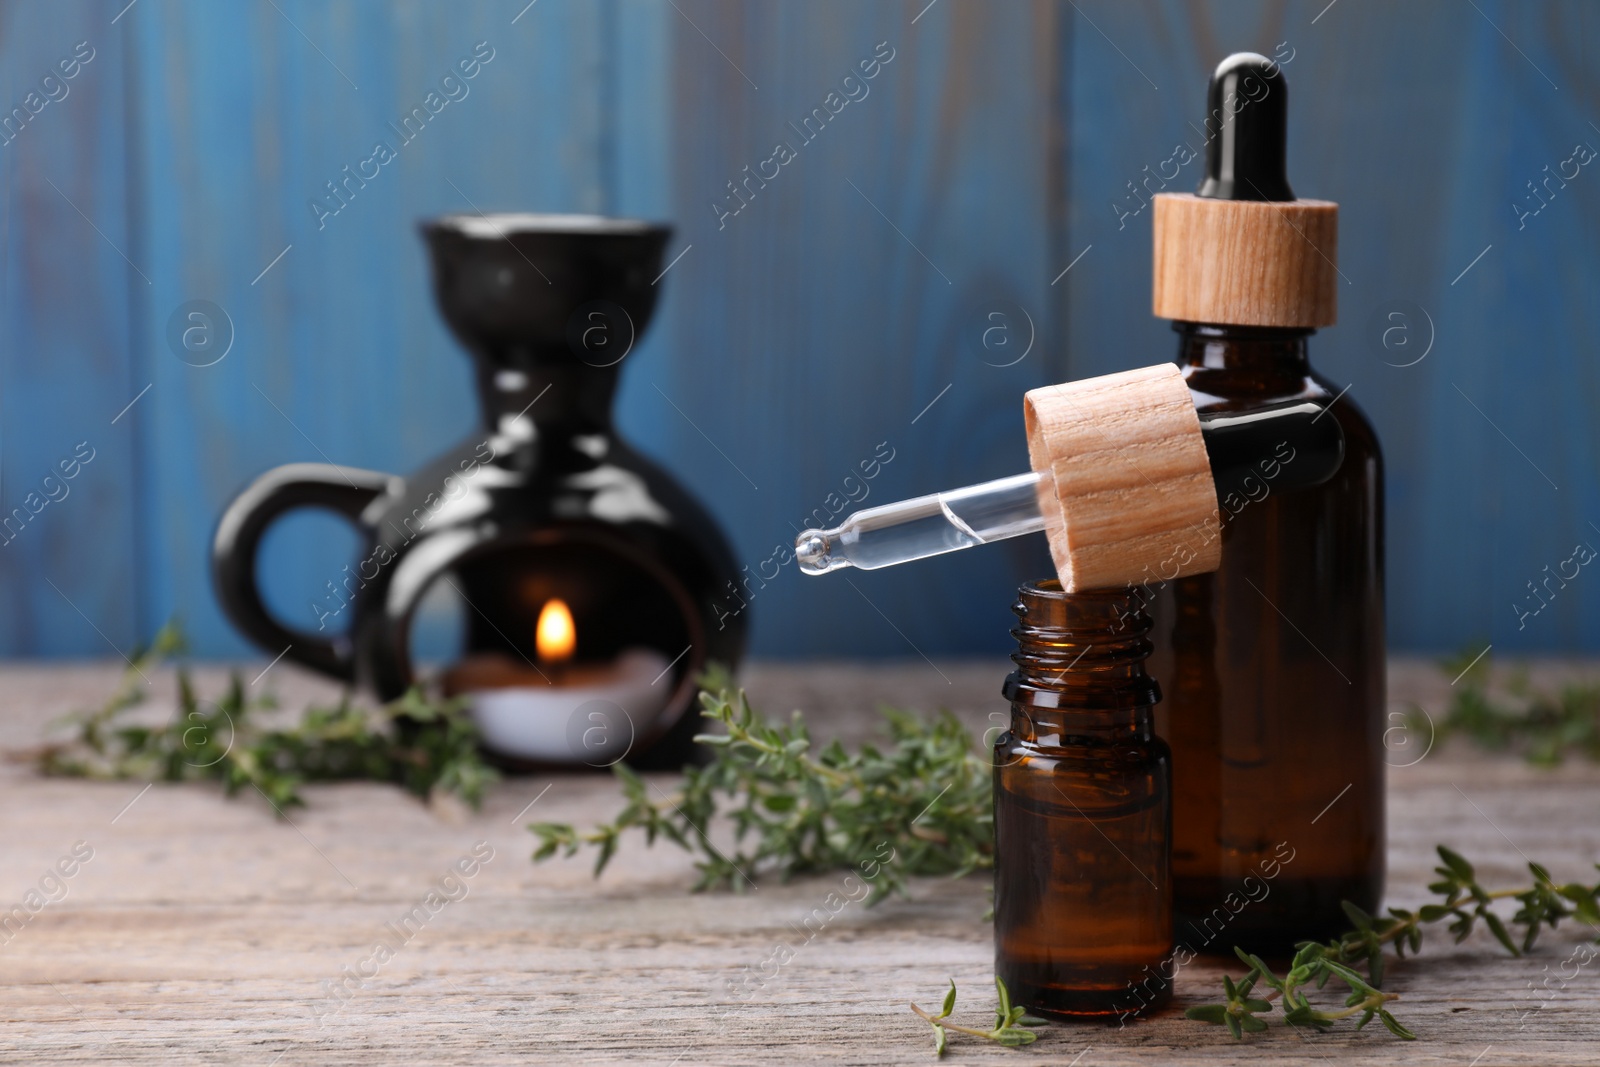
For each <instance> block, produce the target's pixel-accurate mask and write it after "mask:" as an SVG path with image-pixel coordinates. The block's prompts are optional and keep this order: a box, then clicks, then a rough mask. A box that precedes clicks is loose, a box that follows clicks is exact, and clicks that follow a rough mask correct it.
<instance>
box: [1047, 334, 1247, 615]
mask: <svg viewBox="0 0 1600 1067" xmlns="http://www.w3.org/2000/svg"><path fill="white" fill-rule="evenodd" d="M1023 416H1024V418H1025V420H1026V423H1027V430H1028V460H1029V462H1030V464H1031V465H1032V467H1033V469H1034V470H1036V471H1039V472H1041V473H1048V474H1049V475H1050V477H1048V478H1044V479H1042V480H1041V481H1040V482H1039V511H1040V513H1041V514H1042V515H1043V516H1044V524H1045V525H1044V530H1045V536H1046V537H1047V538H1048V539H1049V541H1050V556H1051V558H1052V559H1053V560H1054V561H1055V565H1056V574H1057V576H1058V577H1059V578H1060V579H1061V587H1062V588H1063V589H1065V590H1066V591H1067V592H1069V593H1075V592H1078V591H1080V590H1084V589H1100V588H1107V587H1111V586H1125V585H1130V584H1132V583H1134V582H1143V581H1160V580H1168V581H1170V580H1171V579H1173V578H1181V577H1184V576H1185V575H1190V574H1204V573H1205V572H1206V571H1214V570H1216V569H1217V567H1218V566H1220V565H1221V563H1222V528H1221V516H1220V513H1219V511H1218V509H1217V490H1216V485H1215V483H1214V481H1213V479H1212V473H1211V462H1210V458H1209V456H1208V454H1207V452H1206V442H1205V438H1204V437H1203V436H1202V435H1201V432H1200V417H1199V416H1198V415H1197V414H1195V409H1194V399H1193V398H1192V397H1191V396H1190V394H1189V387H1188V386H1187V385H1185V384H1184V381H1183V375H1182V374H1181V373H1180V372H1179V371H1178V368H1177V365H1176V364H1172V363H1162V364H1158V365H1156V366H1154V367H1140V368H1139V369H1137V370H1129V371H1122V372H1120V373H1117V374H1107V375H1103V376H1102V377H1099V378H1087V379H1084V380H1083V381H1078V382H1066V383H1063V384H1061V385H1049V386H1045V387H1044V388H1042V389H1032V390H1029V392H1028V393H1027V395H1026V396H1025V397H1024V398H1023Z"/></svg>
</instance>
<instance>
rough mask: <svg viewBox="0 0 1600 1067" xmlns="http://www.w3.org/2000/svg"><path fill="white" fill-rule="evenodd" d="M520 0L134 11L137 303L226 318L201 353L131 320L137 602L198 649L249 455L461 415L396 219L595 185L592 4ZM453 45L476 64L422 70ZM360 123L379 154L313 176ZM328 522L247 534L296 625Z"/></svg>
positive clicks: (318, 593) (328, 556) (383, 441)
mask: <svg viewBox="0 0 1600 1067" xmlns="http://www.w3.org/2000/svg"><path fill="white" fill-rule="evenodd" d="M522 6H523V5H513V4H480V5H475V6H472V7H470V8H463V7H460V6H457V5H451V6H449V7H446V6H441V5H435V4H425V3H406V4H395V5H389V6H387V7H386V8H385V9H384V10H385V14H386V17H384V18H381V19H375V18H371V17H365V16H362V15H361V14H360V12H359V11H358V9H356V8H354V7H350V6H333V7H329V6H327V5H323V4H318V3H312V2H286V0H280V2H279V3H278V4H277V6H276V7H274V5H272V4H265V3H262V4H249V5H220V4H213V3H208V2H205V0H184V2H179V3H170V4H167V5H154V4H151V5H141V6H140V7H139V8H136V9H135V10H134V11H133V12H130V13H129V16H128V19H129V20H130V21H131V22H132V23H133V24H134V26H135V27H136V32H137V35H138V41H139V48H140V51H141V56H142V61H141V63H140V65H139V86H138V89H139V92H138V96H139V99H140V106H141V122H142V136H141V141H142V146H143V147H142V152H141V160H140V163H141V176H140V187H141V189H142V190H143V193H144V200H143V203H142V224H143V226H144V229H145V232H146V234H147V242H148V245H149V259H150V262H151V264H152V267H151V269H152V271H153V277H155V278H156V284H155V286H154V287H153V289H152V291H151V293H150V294H149V297H148V301H147V303H146V307H145V317H146V318H147V319H148V320H149V321H150V322H151V323H152V324H153V326H155V327H157V328H159V326H160V325H161V324H162V323H164V322H165V321H166V319H167V317H168V316H169V315H170V314H171V313H172V311H173V309H175V308H177V307H178V306H179V305H180V304H182V303H183V302H185V301H188V300H192V299H205V300H210V301H213V302H215V303H216V304H218V305H220V306H221V307H223V308H225V309H226V310H227V313H228V315H229V316H230V317H231V319H232V322H233V328H234V333H235V341H234V345H233V349H232V351H231V352H229V354H228V355H227V357H226V358H225V359H223V360H222V361H221V362H220V363H217V364H215V365H214V366H209V367H203V368H196V367H193V366H190V365H187V364H186V363H184V362H182V361H180V360H179V359H177V358H175V357H174V356H173V354H172V353H171V352H170V351H167V350H166V347H165V345H164V344H163V343H162V342H161V341H160V340H159V336H147V337H146V339H145V340H146V345H145V351H146V353H147V354H148V358H149V375H150V378H151V379H152V380H153V381H154V382H155V387H154V389H153V390H152V391H151V394H150V396H149V397H148V398H147V401H146V404H147V408H146V410H145V412H144V415H145V417H146V418H147V419H148V420H149V425H150V426H151V427H152V429H151V441H150V446H149V458H148V467H147V478H146V480H145V483H144V491H145V493H146V494H147V497H146V499H147V500H148V503H149V509H148V511H147V513H146V523H147V528H148V533H147V538H146V549H145V553H144V565H145V567H146V568H147V569H148V571H149V572H150V574H151V575H152V581H151V595H150V597H149V598H148V600H147V601H146V602H145V603H144V605H143V613H142V614H143V622H144V624H145V625H146V626H147V627H153V626H155V625H157V624H159V622H160V621H161V620H162V619H164V618H166V617H167V616H168V615H169V614H173V613H177V614H180V615H182V616H183V617H184V618H186V619H187V620H188V621H189V624H190V628H191V630H192V632H193V633H194V634H195V636H196V640H197V643H198V645H199V647H200V648H201V650H202V651H204V652H206V653H210V654H217V653H227V654H238V653H240V652H242V651H244V646H243V644H242V643H241V642H240V641H239V640H238V639H237V638H235V637H234V636H233V633H232V630H231V628H229V627H228V626H227V624H226V623H225V622H224V621H223V620H222V619H221V617H220V615H219V613H218V610H217V607H216V604H215V600H214V598H213V595H212V591H211V588H210V582H209V577H208V571H207V568H206V557H207V552H208V549H209V542H210V537H211V533H212V530H213V527H214V524H215V522H216V517H217V515H218V514H219V513H220V511H221V509H222V507H223V506H224V504H225V503H226V502H227V501H228V500H229V499H230V498H231V497H232V495H233V494H234V493H236V492H237V491H238V490H239V489H240V488H241V487H242V486H243V485H244V483H245V482H246V481H247V480H248V479H249V478H251V477H254V476H255V475H256V474H258V473H260V472H261V471H262V470H265V469H266V468H268V467H271V466H274V465H276V464H279V463H285V462H291V461H300V460H308V461H317V462H327V461H333V462H339V463H347V464H352V465H356V466H364V467H373V468H379V469H386V470H394V471H397V472H406V471H409V470H410V469H412V468H414V467H416V466H418V465H420V464H421V463H422V462H423V461H425V460H426V459H427V458H429V457H430V456H431V455H433V454H434V453H436V452H438V451H440V450H441V449H442V448H443V447H445V446H446V445H448V444H450V443H452V442H453V441H454V440H456V439H458V438H459V437H461V436H463V435H465V434H466V433H468V432H469V431H470V429H471V427H472V426H473V425H475V420H476V411H475V403H474V401H473V399H472V392H471V382H470V374H469V367H468V361H467V359H466V357H465V355H464V353H463V352H462V351H461V350H460V349H459V347H458V346H457V345H456V344H455V342H454V341H453V340H452V339H451V338H449V337H448V335H447V334H446V332H445V329H444V327H443V324H442V323H441V321H440V320H439V318H438V316H437V314H436V313H435V310H434V307H433V302H432V296H431V293H430V289H429V280H428V271H427V265H426V261H425V259H424V256H423V249H422V245H421V242H420V240H419V239H418V236H417V233H416V231H415V225H414V224H415V222H416V221H417V220H418V219H420V218H425V217H428V216H432V215H435V214H439V213H442V212H446V211H471V210H474V209H482V210H485V211H493V210H506V209H526V210H541V211H594V210H599V209H600V208H601V207H602V200H603V190H604V182H603V180H602V174H601V153H600V143H601V126H600V123H599V121H598V118H599V111H598V108H599V101H600V98H601V94H600V80H601V76H602V66H601V56H602V51H603V50H602V30H603V18H602V12H601V10H600V9H599V8H596V7H594V6H593V5H589V4H583V3H576V2H563V0H544V2H542V3H540V4H538V5H537V6H535V7H533V8H531V9H528V10H526V11H525V13H523V14H522V16H521V17H520V18H519V17H517V15H518V10H519V8H521V7H522ZM280 8H281V12H280V10H278V9H280ZM513 20H515V21H513ZM475 55H476V56H477V59H474V56H475ZM464 61H465V62H467V63H468V64H469V69H471V67H472V65H473V64H476V69H477V74H476V76H475V77H473V78H471V79H461V80H458V81H456V82H453V83H451V84H450V85H443V79H444V77H445V76H446V75H448V74H450V72H451V71H452V70H453V69H454V68H455V67H456V65H457V64H459V63H461V62H464ZM430 91H434V92H439V93H440V94H441V95H446V94H447V93H453V94H455V96H456V97H458V98H457V99H453V100H451V102H449V103H447V104H446V105H445V106H444V109H443V110H441V111H439V113H438V114H437V115H435V116H433V117H432V118H431V119H430V120H429V121H428V122H427V123H426V125H425V126H422V127H421V129H420V132H418V131H416V130H414V129H411V128H407V129H406V130H403V131H399V132H397V130H396V128H395V127H394V126H392V125H391V123H395V124H398V123H399V122H400V121H401V119H402V117H403V116H405V115H407V114H409V113H410V112H411V111H412V109H413V108H415V107H419V106H422V105H423V103H424V99H425V96H426V94H428V93H429V92H430ZM463 91H464V94H465V95H462V94H463ZM379 142H382V143H385V144H387V145H388V146H389V147H390V148H391V149H392V150H393V152H394V153H395V158H394V160H393V162H390V163H387V164H382V165H380V167H379V172H378V175H377V177H375V178H372V179H371V180H370V181H366V182H365V183H364V184H358V183H356V182H351V183H350V184H348V185H344V186H343V188H344V189H345V194H344V197H343V201H344V202H343V203H340V202H339V201H336V200H334V199H333V197H332V196H330V194H329V192H328V189H327V183H328V182H330V181H332V182H338V183H343V182H344V180H345V175H346V173H347V172H345V170H344V168H345V167H350V168H352V170H354V169H357V168H358V167H359V165H360V161H362V160H364V159H367V158H369V157H370V156H372V155H373V152H374V146H375V145H376V144H377V143H379ZM366 169H367V171H368V173H370V170H371V168H370V167H368V168H366ZM313 200H320V201H321V202H322V203H323V205H324V208H323V210H322V211H318V210H315V209H313V208H312V207H311V204H312V202H313ZM335 209H337V210H336V211H335ZM325 212H326V213H325ZM280 255H281V259H280V258H279V257H280ZM288 525H289V524H286V526H288ZM325 533H326V527H325V526H319V525H318V524H316V523H315V522H309V521H308V522H300V523H297V524H295V525H294V526H292V527H290V528H288V529H286V530H284V531H283V532H282V535H281V536H279V537H277V538H275V539H274V543H272V544H270V545H269V546H268V548H267V551H266V563H267V568H268V574H267V578H266V584H267V585H268V587H269V594H270V597H271V601H272V603H274V604H275V605H277V606H280V607H281V608H283V609H284V610H286V611H291V612H293V613H294V614H291V615H290V616H289V620H290V621H292V622H294V623H296V624H297V625H300V626H302V627H307V628H314V623H315V621H316V619H315V615H314V613H313V611H312V609H311V606H310V603H311V601H312V599H314V598H317V597H325V596H326V594H325V591H324V587H325V583H326V582H328V581H329V580H335V579H337V578H338V577H339V574H340V568H341V567H342V566H343V565H344V564H345V563H348V562H349V560H350V556H349V551H348V550H349V542H348V541H345V540H340V539H337V538H334V539H329V538H327V537H326V536H325Z"/></svg>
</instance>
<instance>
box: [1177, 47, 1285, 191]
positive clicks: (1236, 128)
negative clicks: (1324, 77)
mask: <svg viewBox="0 0 1600 1067" xmlns="http://www.w3.org/2000/svg"><path fill="white" fill-rule="evenodd" d="M1288 119H1289V86H1288V84H1287V82H1286V81H1285V80H1284V77H1283V69H1282V68H1281V67H1279V66H1278V64H1276V63H1274V62H1273V61H1272V60H1270V59H1268V58H1267V57H1266V56H1263V55H1258V54H1257V53H1255V52H1235V53H1234V54H1233V55H1231V56H1229V57H1228V58H1227V59H1224V60H1223V61H1222V62H1221V63H1220V64H1218V65H1217V69H1216V72H1215V73H1213V74H1212V75H1211V86H1210V88H1209V89H1207V90H1206V122H1205V130H1206V137H1207V140H1206V178H1205V181H1203V182H1201V183H1200V188H1199V189H1198V190H1196V194H1197V195H1199V196H1204V197H1209V198H1211V199H1213V200H1293V199H1294V198H1295V197H1294V190H1292V189H1290V188H1289V179H1288V177H1287V176H1286V175H1285V174H1284V146H1285V144H1286V142H1287V138H1286V136H1285V131H1286V128H1287V126H1288Z"/></svg>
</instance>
